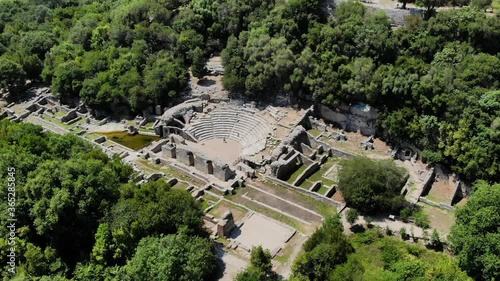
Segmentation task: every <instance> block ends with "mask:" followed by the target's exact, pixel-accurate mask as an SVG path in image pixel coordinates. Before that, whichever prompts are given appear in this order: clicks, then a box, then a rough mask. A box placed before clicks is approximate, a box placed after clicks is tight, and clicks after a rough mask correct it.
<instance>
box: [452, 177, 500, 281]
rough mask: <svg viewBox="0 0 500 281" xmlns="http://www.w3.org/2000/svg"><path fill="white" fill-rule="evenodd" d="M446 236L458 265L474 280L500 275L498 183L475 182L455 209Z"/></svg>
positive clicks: (499, 198) (499, 196)
mask: <svg viewBox="0 0 500 281" xmlns="http://www.w3.org/2000/svg"><path fill="white" fill-rule="evenodd" d="M455 216H456V224H455V225H454V226H453V228H452V231H451V234H450V237H449V240H450V241H451V245H452V249H453V251H454V252H455V253H456V254H457V255H458V261H459V264H460V267H461V268H463V269H464V270H465V271H467V273H468V274H469V275H470V276H471V277H473V278H474V279H475V280H496V279H499V278H500V247H499V245H500V229H499V226H500V184H493V185H490V184H488V183H486V182H484V181H481V182H478V183H476V185H475V186H474V192H473V193H472V196H471V197H470V198H469V200H468V202H467V204H466V205H465V206H463V207H459V208H458V210H457V212H456V215H455Z"/></svg>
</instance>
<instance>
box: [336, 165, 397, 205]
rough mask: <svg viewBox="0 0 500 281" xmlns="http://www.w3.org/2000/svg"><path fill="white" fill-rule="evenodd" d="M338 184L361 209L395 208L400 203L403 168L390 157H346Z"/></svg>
mask: <svg viewBox="0 0 500 281" xmlns="http://www.w3.org/2000/svg"><path fill="white" fill-rule="evenodd" d="M341 165H342V168H341V170H340V172H339V188H340V190H341V191H342V195H343V196H344V198H345V200H346V202H347V204H348V205H351V206H352V207H353V208H356V209H358V210H360V211H361V212H374V211H391V210H392V211H396V210H398V209H399V208H400V207H401V203H402V200H403V199H402V197H401V195H400V194H401V188H402V187H403V185H404V183H405V179H406V177H405V172H404V169H402V168H400V167H397V166H396V164H394V162H393V161H391V160H378V161H376V160H371V159H369V158H366V157H354V158H352V159H349V160H344V161H342V163H341Z"/></svg>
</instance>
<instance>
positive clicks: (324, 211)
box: [264, 180, 337, 217]
mask: <svg viewBox="0 0 500 281" xmlns="http://www.w3.org/2000/svg"><path fill="white" fill-rule="evenodd" d="M264 183H265V184H266V185H268V186H272V187H273V188H275V189H281V190H289V189H288V188H286V187H283V186H281V185H278V184H275V183H273V182H270V181H268V180H266V181H264ZM295 195H296V196H297V197H299V198H300V199H301V200H302V201H304V202H305V203H307V204H309V205H311V206H314V209H313V210H314V211H316V212H318V213H319V214H320V215H322V216H324V217H330V216H333V215H336V214H337V209H336V208H335V207H333V206H331V205H329V204H326V203H323V202H321V201H318V200H316V199H314V198H312V197H309V196H307V195H305V194H302V193H299V192H295Z"/></svg>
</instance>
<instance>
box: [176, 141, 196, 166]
mask: <svg viewBox="0 0 500 281" xmlns="http://www.w3.org/2000/svg"><path fill="white" fill-rule="evenodd" d="M192 153H193V152H192V151H191V149H189V147H187V146H185V145H177V151H176V155H177V160H178V161H179V162H181V163H182V164H184V165H187V166H191V160H190V159H191V156H190V154H192Z"/></svg>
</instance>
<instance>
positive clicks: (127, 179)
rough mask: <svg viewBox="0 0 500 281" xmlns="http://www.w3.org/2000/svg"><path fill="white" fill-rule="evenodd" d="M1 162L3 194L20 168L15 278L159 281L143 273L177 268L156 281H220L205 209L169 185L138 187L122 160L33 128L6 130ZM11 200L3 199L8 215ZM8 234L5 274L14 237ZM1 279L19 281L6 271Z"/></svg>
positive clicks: (4, 232)
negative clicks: (204, 218) (214, 279)
mask: <svg viewBox="0 0 500 281" xmlns="http://www.w3.org/2000/svg"><path fill="white" fill-rule="evenodd" d="M0 155H2V157H1V159H0V169H1V171H0V184H2V185H3V186H7V184H8V177H9V176H8V171H9V169H8V168H11V167H13V168H15V176H16V182H15V183H16V210H15V215H16V219H17V221H16V228H17V231H18V236H17V238H16V253H17V254H18V255H19V256H18V257H17V261H16V262H17V270H16V276H17V277H19V278H22V277H23V276H31V277H32V278H35V279H36V280H38V278H41V279H40V280H65V278H74V280H88V281H90V280H103V281H104V280H125V279H124V278H125V277H124V276H136V277H133V278H135V279H132V280H146V279H148V280H153V279H151V278H149V277H146V276H151V275H148V274H151V273H152V272H153V271H152V268H146V267H144V266H143V264H142V263H144V262H146V263H148V264H150V265H151V266H152V267H154V268H157V269H160V268H163V267H161V266H160V265H159V264H156V265H153V261H158V262H161V263H163V262H166V261H167V259H169V258H170V261H171V264H170V266H171V267H170V268H171V269H172V270H176V272H171V273H170V272H167V271H166V272H165V273H164V275H156V273H154V274H155V275H154V276H156V278H159V279H158V280H208V279H209V277H210V276H211V275H212V274H213V272H214V269H215V268H214V266H215V253H214V248H213V245H212V243H211V242H210V241H209V240H208V238H207V236H208V234H207V233H206V232H205V230H204V229H203V227H202V225H203V223H202V220H201V216H202V211H201V206H200V204H199V203H198V202H197V201H196V200H195V199H194V198H193V197H192V196H191V195H190V194H189V193H188V192H185V191H182V190H173V189H171V188H170V187H169V186H168V184H167V183H166V182H165V181H164V180H158V181H150V182H147V183H145V184H142V185H137V184H136V183H134V182H133V181H131V179H132V178H133V177H135V176H134V174H133V170H132V168H131V167H130V166H128V165H125V164H123V163H122V162H121V160H120V158H119V157H113V158H108V156H107V155H106V154H104V153H103V152H102V151H101V150H100V149H98V148H96V147H94V146H92V145H91V144H90V143H88V142H86V141H84V140H83V139H81V138H79V137H77V136H75V135H64V136H61V135H55V134H52V133H48V132H43V131H42V128H41V127H39V126H35V125H31V124H24V123H21V124H17V123H12V122H9V121H8V120H0ZM7 192H8V190H7V189H6V188H5V189H2V190H1V195H2V199H0V206H2V207H3V208H4V209H5V210H7V206H8V203H9V202H8V200H7ZM7 219H8V213H7V212H3V213H2V214H0V221H1V222H2V224H4V225H7ZM0 234H1V237H0V252H1V253H2V256H1V257H0V261H1V262H2V268H5V269H7V267H6V266H7V251H10V247H11V246H10V245H9V244H8V241H7V238H6V237H8V236H9V235H8V229H7V228H2V229H1V230H0ZM141 241H143V242H142V244H141ZM161 247H164V249H163V250H161V251H158V248H161ZM179 253H182V254H183V255H184V256H183V255H180V254H179ZM148 259H151V262H150V261H149V260H148ZM180 265H183V266H184V267H181V266H180ZM165 274H166V275H168V276H170V277H169V278H171V279H166V278H163V277H164V276H165ZM1 276H2V278H4V279H5V278H6V279H10V278H11V277H13V276H12V274H11V273H10V272H8V271H7V270H2V273H1ZM44 278H45V279H44Z"/></svg>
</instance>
